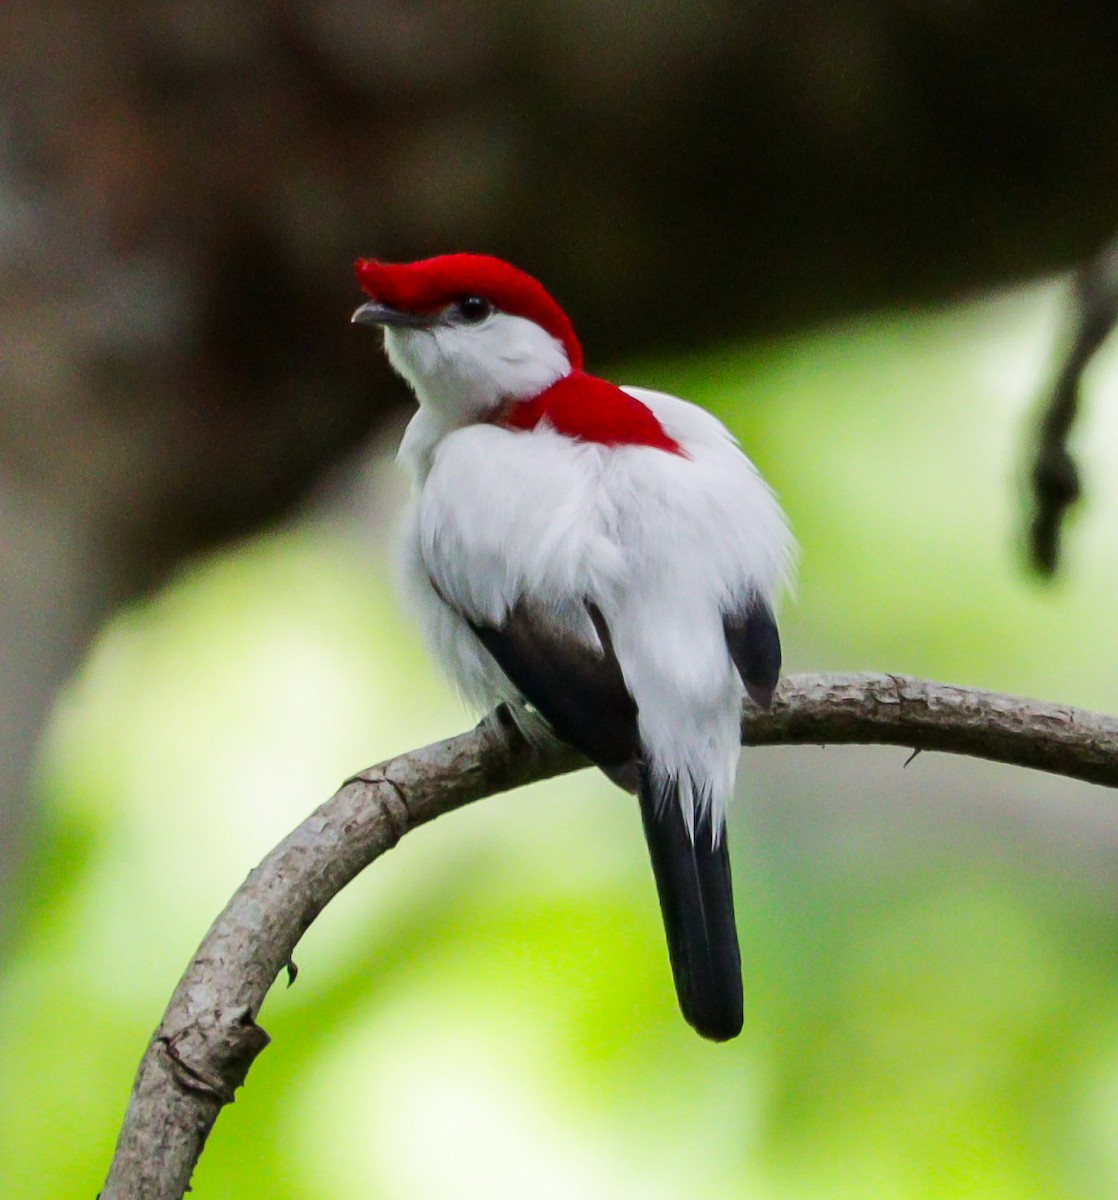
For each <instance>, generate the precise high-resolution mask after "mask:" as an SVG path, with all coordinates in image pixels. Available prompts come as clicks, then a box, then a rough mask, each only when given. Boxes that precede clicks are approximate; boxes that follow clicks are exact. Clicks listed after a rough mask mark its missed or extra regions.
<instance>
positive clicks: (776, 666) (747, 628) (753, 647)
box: [722, 596, 780, 708]
mask: <svg viewBox="0 0 1118 1200" xmlns="http://www.w3.org/2000/svg"><path fill="white" fill-rule="evenodd" d="M722 628H723V629H724V630H725V631H726V645H727V647H728V648H729V651H730V657H731V658H732V659H733V660H734V666H735V667H737V669H738V674H739V675H740V676H741V681H742V683H744V684H745V690H746V692H748V693H749V696H750V698H751V699H753V700H754V701H756V703H758V704H759V705H760V706H761V707H762V708H768V707H769V705H770V704H772V699H773V692H774V691H776V684H777V680H779V679H780V634H779V632H778V631H777V628H776V621H775V620H774V619H773V615H772V611H771V610H770V608H769V606H768V605H767V604H766V603H765V602H764V600H762V599H761V598H760V597H758V596H755V597H753V598H752V599H751V600H750V602H749V604H748V605H747V606H746V607H745V608H744V609H742V610H741V611H740V612H733V613H726V614H725V615H724V616H723V617H722Z"/></svg>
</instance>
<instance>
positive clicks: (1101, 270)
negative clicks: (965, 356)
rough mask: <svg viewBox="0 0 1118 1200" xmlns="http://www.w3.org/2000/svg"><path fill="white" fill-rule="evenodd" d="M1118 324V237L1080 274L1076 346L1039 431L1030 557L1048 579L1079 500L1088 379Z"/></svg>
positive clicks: (1074, 324)
mask: <svg viewBox="0 0 1118 1200" xmlns="http://www.w3.org/2000/svg"><path fill="white" fill-rule="evenodd" d="M1116 324H1118V238H1115V239H1114V240H1112V241H1111V242H1109V243H1107V245H1106V246H1104V247H1103V248H1102V250H1100V251H1099V253H1098V254H1096V255H1095V257H1094V258H1092V259H1091V260H1090V261H1089V262H1087V263H1085V264H1084V265H1083V266H1082V267H1081V268H1080V270H1079V274H1078V277H1077V279H1076V287H1075V299H1074V302H1073V312H1072V332H1071V344H1070V346H1069V347H1068V349H1067V350H1066V352H1065V354H1064V357H1063V361H1062V363H1061V366H1060V372H1059V374H1058V375H1057V377H1056V381H1055V383H1053V385H1052V389H1051V391H1050V393H1049V395H1048V397H1047V399H1046V401H1045V405H1044V411H1043V412H1042V413H1041V416H1040V421H1039V423H1038V427H1037V445H1036V449H1035V451H1034V456H1033V466H1032V472H1031V483H1032V512H1031V516H1030V524H1029V554H1030V557H1031V561H1032V565H1033V567H1034V568H1035V569H1036V570H1037V571H1038V572H1039V573H1040V574H1041V575H1045V576H1052V575H1055V573H1056V568H1057V567H1058V566H1059V559H1060V537H1061V533H1062V531H1063V525H1064V516H1065V514H1066V512H1067V510H1068V509H1069V508H1071V507H1072V506H1073V505H1074V504H1075V503H1076V501H1078V499H1079V496H1080V492H1081V484H1080V479H1079V468H1078V467H1077V466H1076V463H1075V459H1074V458H1073V457H1072V454H1071V450H1070V448H1069V446H1068V441H1069V439H1070V437H1071V433H1072V428H1073V426H1074V424H1075V420H1076V417H1077V416H1078V414H1079V406H1080V392H1081V390H1082V385H1083V375H1084V373H1085V372H1086V370H1087V368H1088V366H1090V364H1091V361H1092V359H1093V358H1094V356H1095V354H1096V353H1097V352H1098V350H1099V348H1100V347H1101V346H1102V344H1103V342H1105V341H1106V340H1107V338H1108V337H1109V336H1110V333H1111V332H1112V330H1113V329H1114V326H1115V325H1116Z"/></svg>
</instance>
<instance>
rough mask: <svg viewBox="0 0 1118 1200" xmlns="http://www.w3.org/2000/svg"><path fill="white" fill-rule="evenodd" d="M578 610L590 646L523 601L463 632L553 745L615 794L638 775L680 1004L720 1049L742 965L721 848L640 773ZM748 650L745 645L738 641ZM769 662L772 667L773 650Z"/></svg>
mask: <svg viewBox="0 0 1118 1200" xmlns="http://www.w3.org/2000/svg"><path fill="white" fill-rule="evenodd" d="M586 610H587V614H588V615H589V618H590V620H591V622H592V623H593V626H594V629H595V632H596V633H597V637H598V643H599V646H598V647H594V646H592V645H589V644H588V643H587V641H586V640H585V639H581V638H578V637H576V636H575V635H574V634H572V633H570V632H569V631H567V630H566V629H564V628H563V627H562V626H561V625H559V624H558V623H557V622H556V621H555V620H554V619H549V617H548V614H547V613H546V612H545V611H542V610H541V609H540V608H539V607H538V606H533V605H530V604H528V603H525V602H523V601H522V602H520V603H518V604H516V605H515V606H514V607H513V608H512V609H511V610H510V612H509V613H508V616H507V617H506V619H505V621H504V623H503V624H502V625H501V627H500V628H494V627H493V626H490V625H483V624H480V623H478V622H474V621H471V622H470V627H471V628H472V629H473V631H474V633H475V634H476V635H477V637H478V639H479V640H480V641H481V643H482V645H483V646H484V647H485V648H486V650H488V651H489V653H490V654H491V655H492V656H493V658H494V659H495V660H496V661H497V663H498V665H499V666H500V668H501V670H502V671H504V673H505V674H506V675H507V676H508V678H509V680H510V681H511V682H512V684H513V685H514V686H515V687H516V688H517V689H518V690H519V691H520V693H521V694H522V695H523V696H524V698H525V699H526V700H527V701H528V702H529V703H530V704H532V705H533V706H534V707H535V708H536V709H537V710H538V711H539V713H540V714H541V715H542V716H543V717H544V718H545V719H546V720H547V721H548V723H549V724H550V725H551V727H552V728H553V729H554V730H555V732H556V734H558V736H559V737H561V738H562V739H563V740H564V741H566V742H568V743H570V744H571V745H572V746H574V747H576V748H577V749H579V750H581V751H582V752H583V753H584V754H585V755H586V756H587V757H588V758H590V759H591V760H592V761H593V762H595V763H597V764H598V766H600V767H602V768H603V769H604V770H605V771H606V773H607V774H609V775H610V776H611V778H613V779H615V781H616V782H618V783H621V785H622V786H633V787H636V777H637V776H638V775H639V788H637V789H636V790H638V791H639V795H640V805H641V816H642V819H643V822H644V833H645V840H646V841H647V843H648V850H649V854H650V856H651V858H652V870H653V874H654V875H655V877H656V890H657V893H658V895H659V898H660V911H661V912H662V914H663V918H664V931H665V934H666V936H667V942H668V954H669V957H670V959H671V965H672V975H673V977H674V979H675V985H676V994H677V995H678V997H679V1005H680V1008H681V1009H682V1010H683V1015H684V1016H685V1017H686V1018H687V1020H688V1021H689V1022H690V1024H691V1025H692V1026H694V1028H695V1029H696V1030H697V1031H698V1032H699V1033H701V1034H702V1035H703V1037H707V1038H712V1039H714V1040H715V1041H724V1040H726V1039H727V1038H732V1037H734V1036H736V1035H737V1034H738V1033H739V1032H740V1031H741V1026H742V986H741V958H740V953H739V951H738V940H737V929H736V926H735V924H734V900H733V892H732V888H731V882H730V860H729V856H728V854H727V852H726V839H725V837H720V838H719V839H718V842H717V844H715V839H714V837H713V834H712V830H711V825H710V815H709V813H707V814H705V815H700V816H698V817H697V818H696V825H695V837H694V840H692V838H691V836H690V834H689V833H688V831H687V827H686V825H685V824H684V820H683V811H682V809H681V807H680V804H679V798H678V796H677V795H676V794H675V788H674V786H673V785H671V784H666V785H665V784H663V783H661V782H660V781H658V780H654V779H653V778H652V776H651V775H650V773H649V771H648V770H647V769H646V767H645V766H644V765H643V762H642V757H643V756H642V753H641V746H640V738H639V735H638V732H637V705H636V702H635V701H634V700H633V697H632V696H631V695H630V694H629V689H628V688H627V687H626V685H625V678H624V675H623V674H622V671H621V666H620V664H619V663H618V661H617V656H616V654H615V653H614V650H613V642H612V639H611V638H610V632H609V628H608V627H607V625H606V622H605V619H604V618H603V617H602V614H601V612H600V611H599V610H598V609H597V607H596V606H595V605H593V604H592V603H590V602H589V601H588V602H587V604H586ZM770 623H771V618H770ZM774 631H775V627H774ZM727 636H729V635H727ZM753 642H754V638H753V637H752V636H751V637H749V638H747V640H746V644H747V645H749V644H752V643H753ZM777 655H778V665H779V647H778V651H777ZM734 661H735V662H737V659H736V658H735V660H734ZM751 661H752V660H751ZM739 669H741V668H740V664H739ZM747 686H748V684H747Z"/></svg>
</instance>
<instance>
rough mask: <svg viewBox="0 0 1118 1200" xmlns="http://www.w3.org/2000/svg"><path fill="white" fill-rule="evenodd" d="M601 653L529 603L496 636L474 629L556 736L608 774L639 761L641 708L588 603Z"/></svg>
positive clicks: (493, 631)
mask: <svg viewBox="0 0 1118 1200" xmlns="http://www.w3.org/2000/svg"><path fill="white" fill-rule="evenodd" d="M586 609H587V613H588V614H589V616H590V619H591V621H592V622H593V625H594V629H595V631H596V632H597V635H598V641H599V643H600V646H601V650H600V652H599V651H598V650H597V649H595V648H594V647H592V646H589V645H588V644H587V643H586V642H585V641H583V640H581V639H579V638H576V637H575V636H574V635H573V634H571V633H569V632H568V631H566V630H564V629H562V628H559V629H557V628H556V624H555V622H554V621H549V620H548V619H547V617H546V615H545V614H543V613H541V612H540V611H539V610H538V609H537V608H536V607H534V606H532V605H529V604H526V603H524V602H523V601H521V602H519V603H517V604H516V605H514V606H513V608H512V609H511V610H510V611H509V613H508V616H507V618H506V619H505V623H504V624H503V625H502V626H501V627H500V628H499V629H495V628H493V627H492V626H490V625H480V624H477V623H476V622H473V621H471V622H470V627H471V628H472V629H473V631H474V633H475V634H477V636H478V639H479V640H480V641H481V643H482V645H483V646H484V647H485V648H486V650H488V651H489V653H490V654H492V655H493V657H494V658H495V659H496V660H497V664H498V666H500V668H501V670H502V671H504V673H505V674H506V675H507V676H508V677H509V680H510V681H511V682H512V683H513V685H514V686H515V687H516V688H517V689H518V690H519V691H520V693H521V694H522V695H523V696H524V699H525V700H527V701H528V703H529V704H531V705H533V706H534V707H535V708H536V709H537V710H538V711H539V712H540V714H541V715H542V716H543V717H544V719H545V720H546V721H547V722H548V723H549V724H550V725H551V727H552V728H553V729H554V730H555V732H556V733H557V734H558V735H559V737H561V738H562V739H563V741H565V742H568V743H569V744H570V745H572V746H574V747H575V749H577V750H581V751H582V753H583V754H585V755H586V756H587V758H589V759H591V760H592V761H593V762H595V763H597V764H598V765H599V766H600V767H605V768H607V769H610V768H616V767H619V766H623V765H625V764H627V763H630V762H632V761H633V760H635V759H636V758H637V757H638V755H639V744H638V737H637V706H636V702H635V701H634V700H633V697H632V696H631V695H629V689H628V688H627V687H626V686H625V678H624V676H623V675H622V673H621V666H620V664H619V663H618V661H617V655H616V654H614V652H613V642H612V641H611V639H610V636H609V629H608V628H607V626H606V623H605V620H604V619H603V618H602V614H601V613H600V612H599V610H598V608H597V606H596V605H594V604H592V603H590V602H589V601H588V602H587V605H586Z"/></svg>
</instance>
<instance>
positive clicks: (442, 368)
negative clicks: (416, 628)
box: [352, 253, 796, 1041]
mask: <svg viewBox="0 0 1118 1200" xmlns="http://www.w3.org/2000/svg"><path fill="white" fill-rule="evenodd" d="M356 274H357V280H358V283H359V285H360V288H361V290H362V291H363V293H364V294H365V296H366V297H367V299H366V300H365V302H364V303H362V304H361V306H360V307H359V308H358V309H357V310H356V312H354V314H353V317H352V320H353V321H354V322H355V323H357V324H361V325H372V326H376V327H379V328H380V329H382V330H383V333H384V347H385V351H386V354H387V358H388V361H389V363H390V364H391V366H392V367H393V368H394V369H395V371H396V372H398V373H399V375H401V376H402V377H403V379H404V380H405V381H406V382H407V384H409V385H410V387H411V389H412V391H413V392H414V394H415V398H416V400H417V402H418V408H417V411H416V412H415V414H414V416H413V417H412V418H411V420H410V422H409V423H408V426H407V428H406V431H405V432H404V435H403V438H402V441H401V443H400V448H399V454H398V457H399V460H400V462H401V463H402V464H403V465H404V466H405V467H406V468H407V469H408V471H409V472H410V474H411V478H412V483H413V500H412V504H411V507H410V510H409V512H408V514H407V516H406V518H405V520H404V527H403V530H402V537H401V548H400V564H399V565H400V571H399V574H400V577H401V582H402V587H403V591H404V595H405V597H406V601H407V603H408V605H409V607H410V608H412V609H413V610H414V612H415V613H417V614H418V617H419V623H420V625H421V627H422V632H423V634H424V635H425V640H426V641H427V643H428V645H429V647H430V648H431V650H432V652H433V655H434V657H435V658H436V659H437V660H438V661H439V662H440V663H441V664H442V666H443V667H444V668H445V670H446V671H447V673H448V674H449V675H450V677H451V679H452V680H453V681H454V682H455V683H457V685H458V687H459V689H460V691H461V692H462V694H463V695H464V697H465V698H466V700H467V701H469V702H470V703H471V704H473V705H474V706H476V707H477V708H478V709H479V710H481V711H486V710H488V709H490V708H492V707H493V706H496V705H501V704H504V705H506V706H507V708H508V710H509V711H511V712H512V713H513V714H514V715H515V714H517V713H520V714H522V718H520V719H518V723H522V727H523V728H524V729H525V730H529V731H530V730H532V729H533V728H535V729H536V734H535V735H534V736H541V734H540V728H541V726H542V729H543V730H544V731H546V732H545V733H544V734H543V736H547V735H549V734H553V735H554V736H556V737H558V738H559V739H561V740H562V741H564V742H566V743H568V744H570V745H571V746H573V747H575V748H576V749H578V750H579V751H581V752H582V753H583V754H584V755H585V756H586V757H587V758H588V759H590V761H591V762H593V763H594V764H596V765H597V766H598V767H600V768H601V769H602V771H604V772H605V774H606V775H607V776H608V777H609V778H610V779H612V780H613V781H614V782H616V783H617V784H619V785H620V786H621V787H622V788H624V789H625V790H627V791H629V792H635V793H636V795H637V797H638V800H639V807H640V813H641V819H642V825H643V830H644V835H645V840H646V842H647V845H648V851H649V854H650V857H651V861H652V870H653V875H654V878H655V883H656V889H657V893H658V897H659V902H660V908H661V912H662V917H663V923H664V929H665V935H666V941H667V948H668V957H669V960H670V964H671V970H672V975H673V979H674V983H675V988H676V993H677V997H678V1001H679V1005H680V1009H681V1010H682V1013H683V1016H684V1017H685V1018H686V1020H687V1021H688V1022H689V1023H690V1024H691V1025H692V1026H693V1027H694V1029H695V1030H696V1031H697V1032H698V1033H699V1034H701V1035H702V1036H703V1037H706V1038H709V1039H711V1040H713V1041H726V1040H728V1039H730V1038H733V1037H735V1036H737V1034H739V1033H740V1031H741V1029H742V1025H743V988H742V975H741V957H740V950H739V944H738V936H737V927H736V923H735V916H734V901H733V891H732V883H731V874H730V858H729V853H728V849H727V841H726V832H725V822H726V806H727V802H728V801H729V799H730V796H731V794H732V792H733V790H734V785H735V774H736V770H737V766H738V757H739V753H740V741H741V737H740V724H741V713H742V705H743V703H744V702H746V701H745V698H746V697H748V698H749V701H748V702H749V703H754V704H758V705H761V706H762V707H768V706H769V705H770V704H771V701H772V697H773V692H774V690H775V688H776V685H777V681H778V677H779V674H780V665H781V647H780V637H779V633H778V630H777V626H776V621H775V616H774V613H775V611H776V604H777V601H778V598H779V596H780V595H781V593H782V592H783V591H784V589H785V588H786V587H787V586H788V585H789V583H790V577H791V574H792V569H793V564H794V559H795V555H796V546H795V542H794V539H793V537H792V534H791V532H790V527H789V523H788V521H787V519H786V517H785V516H784V513H783V511H782V509H781V507H780V505H779V502H778V501H777V499H776V496H775V494H774V493H773V491H772V490H771V489H770V488H769V486H768V485H767V484H766V483H765V481H764V480H763V479H762V477H761V475H760V474H759V472H758V471H757V469H756V467H754V465H753V464H752V463H751V462H750V460H749V459H748V458H747V457H746V456H745V454H744V453H743V452H742V450H741V449H740V448H739V446H738V444H737V442H736V440H735V439H734V438H733V436H732V435H731V434H730V433H729V431H728V430H727V429H726V428H725V426H724V425H723V424H722V423H721V422H720V421H719V420H718V419H717V418H716V417H714V416H713V415H712V414H711V413H709V412H707V411H706V410H705V409H703V408H701V407H699V406H697V405H694V404H691V403H689V402H688V401H685V400H681V399H678V398H676V397H674V396H670V395H667V394H666V393H663V392H658V391H654V390H649V389H646V388H640V387H630V386H626V387H620V386H617V385H615V384H613V383H610V382H608V381H606V380H604V379H601V378H598V377H597V376H594V375H592V374H589V373H588V372H586V371H585V370H584V366H583V353H582V348H581V346H580V343H579V340H578V338H577V336H576V334H575V330H574V327H573V325H572V323H571V321H570V319H569V317H568V316H567V314H566V313H565V312H564V311H563V309H562V308H560V306H559V305H558V303H557V302H556V301H555V300H554V299H553V298H552V297H551V295H550V294H549V293H548V292H547V291H546V290H545V288H544V286H543V285H542V284H541V283H540V282H539V281H538V280H537V279H536V278H534V277H533V276H532V275H529V274H527V273H526V272H524V271H522V270H520V269H519V268H517V267H515V266H513V265H512V264H511V263H508V262H505V261H504V260H502V259H500V258H496V257H492V256H490V255H484V254H471V253H451V254H442V255H438V256H435V257H431V258H425V259H421V260H418V261H415V262H405V263H390V262H384V261H380V260H378V259H358V260H357V263H356ZM670 308H671V306H670V305H669V306H668V311H669V312H670ZM533 722H534V724H533Z"/></svg>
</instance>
